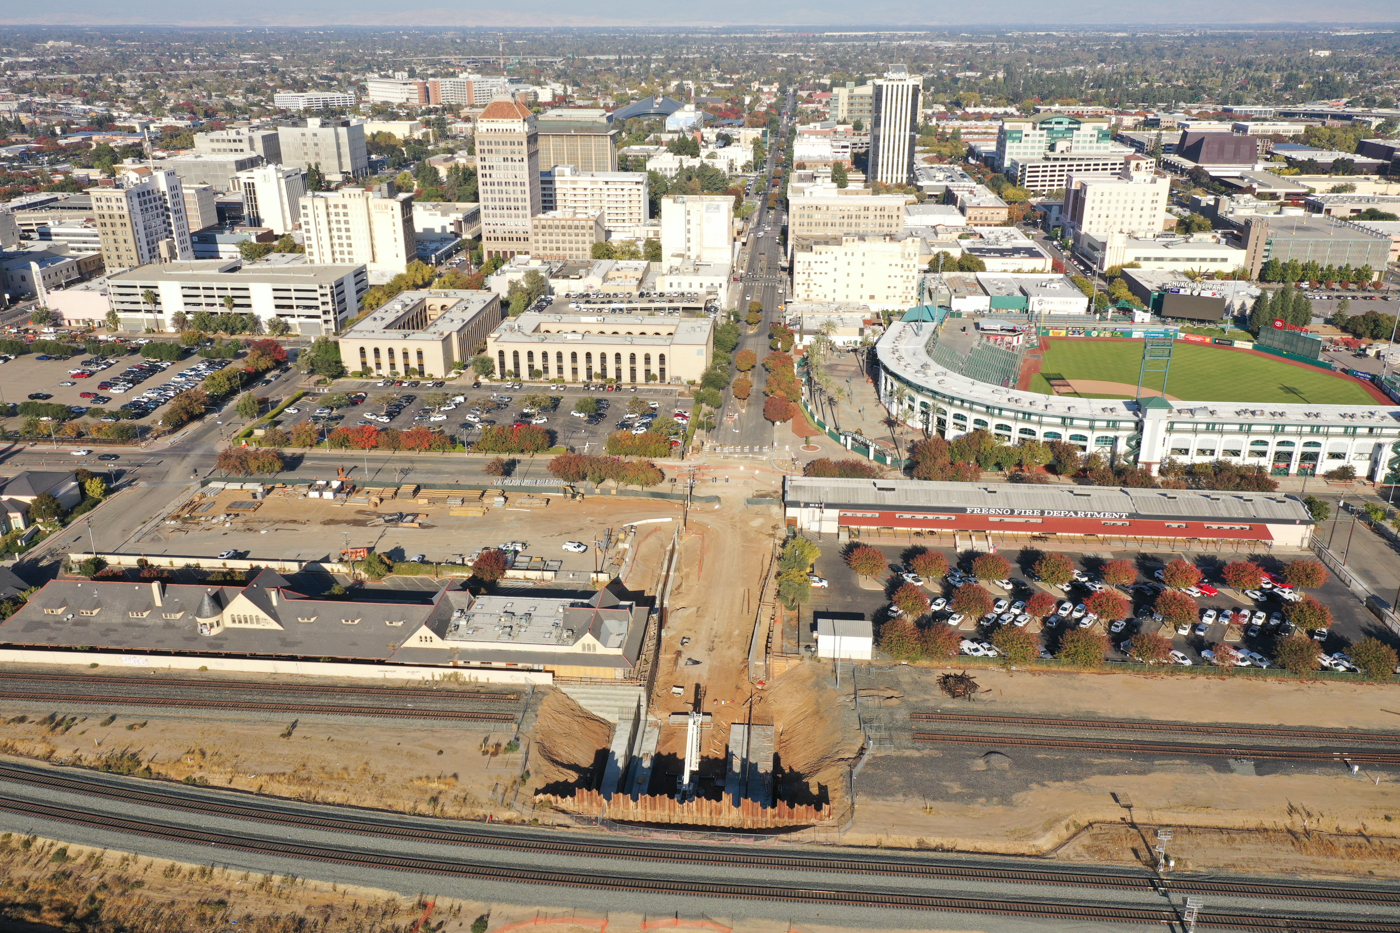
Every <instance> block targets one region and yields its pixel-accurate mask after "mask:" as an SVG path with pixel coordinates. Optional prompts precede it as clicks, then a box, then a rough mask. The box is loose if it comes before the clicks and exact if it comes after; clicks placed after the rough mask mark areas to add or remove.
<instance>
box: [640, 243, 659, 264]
mask: <svg viewBox="0 0 1400 933" xmlns="http://www.w3.org/2000/svg"><path fill="white" fill-rule="evenodd" d="M642 258H643V259H645V260H646V261H647V262H660V261H661V241H660V240H658V239H656V238H655V237H648V238H647V239H646V240H644V241H643V242H642Z"/></svg>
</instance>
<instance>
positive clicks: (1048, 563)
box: [1035, 553, 1074, 586]
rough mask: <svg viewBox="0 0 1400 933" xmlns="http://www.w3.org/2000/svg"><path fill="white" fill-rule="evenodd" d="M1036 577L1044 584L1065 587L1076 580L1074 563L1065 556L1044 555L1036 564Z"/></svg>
mask: <svg viewBox="0 0 1400 933" xmlns="http://www.w3.org/2000/svg"><path fill="white" fill-rule="evenodd" d="M1035 575H1036V576H1037V577H1039V578H1040V580H1041V582H1042V583H1048V584H1050V585H1051V586H1064V585H1065V584H1067V583H1069V581H1070V580H1073V579H1074V562H1073V561H1072V560H1070V559H1069V558H1068V557H1066V556H1065V555H1064V554H1053V553H1052V554H1043V555H1041V557H1040V559H1039V560H1037V561H1036V562H1035Z"/></svg>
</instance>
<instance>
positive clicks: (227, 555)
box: [218, 548, 238, 560]
mask: <svg viewBox="0 0 1400 933" xmlns="http://www.w3.org/2000/svg"><path fill="white" fill-rule="evenodd" d="M237 556H238V552H237V551H235V550H233V549H232V548H230V549H229V550H227V551H220V552H219V557H218V559H219V560H233V559H234V558H235V557H237Z"/></svg>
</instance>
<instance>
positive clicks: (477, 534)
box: [127, 477, 681, 572]
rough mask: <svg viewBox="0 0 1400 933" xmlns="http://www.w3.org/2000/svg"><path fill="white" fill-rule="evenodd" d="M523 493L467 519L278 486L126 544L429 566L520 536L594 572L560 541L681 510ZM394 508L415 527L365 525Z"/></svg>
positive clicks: (570, 565) (436, 508)
mask: <svg viewBox="0 0 1400 933" xmlns="http://www.w3.org/2000/svg"><path fill="white" fill-rule="evenodd" d="M389 484H390V485H392V477H391V478H390V481H389ZM526 492H528V490H526V489H509V490H507V493H506V494H507V506H506V508H495V509H488V511H487V513H486V514H485V515H483V516H467V517H464V516H453V515H450V514H449V512H450V510H449V508H448V507H447V506H446V505H445V504H444V503H443V501H442V500H437V502H436V504H431V505H423V504H419V503H418V502H417V501H416V500H413V499H408V500H402V499H389V500H386V501H385V502H384V503H383V504H382V505H381V507H379V508H378V509H375V508H371V507H369V506H367V505H365V504H363V503H350V502H338V501H332V500H324V499H307V498H301V497H294V496H292V495H290V494H286V493H282V492H274V493H272V494H271V495H270V496H269V497H268V498H267V499H265V500H263V501H262V503H261V504H260V505H258V506H257V509H256V511H254V512H252V513H251V514H248V515H246V516H228V517H227V518H226V519H225V520H221V521H218V522H215V521H213V520H205V521H194V522H184V523H181V524H169V523H165V524H160V525H157V526H155V527H154V528H153V530H152V531H150V532H149V533H148V534H146V535H144V536H142V537H140V538H138V539H136V540H134V541H133V542H132V543H131V544H130V545H128V547H127V550H128V551H140V553H143V554H147V555H157V554H169V555H172V556H182V557H206V558H213V557H214V556H215V555H216V554H219V553H221V552H222V551H224V550H229V549H232V550H237V551H238V552H239V557H247V558H250V559H253V560H259V559H261V560H302V561H310V560H325V559H327V558H330V559H334V558H336V557H337V556H338V555H339V552H340V550H341V548H343V547H351V548H356V547H372V548H374V549H375V550H377V551H380V552H381V553H384V554H387V555H388V556H389V557H390V558H391V559H395V560H404V559H407V558H408V557H412V556H414V555H416V554H423V555H425V556H426V559H427V560H428V561H429V562H430V563H439V562H441V563H460V562H461V561H463V560H464V559H465V558H466V557H470V555H471V554H472V552H474V551H475V550H477V549H478V548H480V547H487V546H489V547H495V546H497V545H499V544H501V543H502V542H505V541H512V540H518V541H524V542H526V543H527V544H528V545H529V547H528V548H527V550H526V554H527V555H538V556H542V557H545V558H546V559H548V560H557V561H562V568H563V569H564V570H566V571H578V572H585V571H586V572H592V571H593V570H595V569H596V566H595V556H594V553H592V552H590V553H586V554H571V553H569V552H568V551H565V550H563V547H562V545H563V544H564V542H566V541H583V542H585V543H588V544H591V543H592V542H593V541H595V540H600V539H601V538H602V537H603V530H604V529H605V528H612V529H613V530H614V535H616V533H617V532H618V531H619V530H620V529H621V526H622V525H623V524H625V523H627V522H632V521H637V520H639V519H648V518H670V517H673V516H679V514H680V512H681V507H680V505H679V503H676V502H672V501H670V500H660V499H642V498H634V497H624V496H609V495H590V496H588V497H587V498H586V499H585V500H584V501H583V502H570V501H568V500H566V499H565V498H564V497H562V496H550V497H549V505H548V506H546V507H545V508H543V509H518V508H511V507H510V503H509V499H510V497H514V496H519V495H524V494H526ZM232 498H234V494H231V493H225V494H223V495H221V496H219V497H218V498H217V503H218V506H216V507H215V508H211V509H209V510H207V512H206V513H202V514H211V515H212V514H223V513H222V506H223V505H225V504H227V501H229V500H230V499H232ZM240 498H243V499H247V496H242V497H240ZM391 512H412V513H414V514H416V515H417V516H418V523H419V524H420V525H421V527H418V528H412V527H403V526H397V525H395V526H386V525H382V524H379V525H371V524H370V522H371V521H373V520H375V519H376V518H379V517H381V516H383V515H385V514H387V513H391ZM668 535H669V532H668Z"/></svg>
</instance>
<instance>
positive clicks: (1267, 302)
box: [1249, 288, 1274, 337]
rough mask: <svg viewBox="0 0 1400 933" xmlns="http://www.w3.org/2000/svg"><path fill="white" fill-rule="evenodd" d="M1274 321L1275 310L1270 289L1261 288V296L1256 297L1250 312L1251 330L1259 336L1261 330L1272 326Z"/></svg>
mask: <svg viewBox="0 0 1400 933" xmlns="http://www.w3.org/2000/svg"><path fill="white" fill-rule="evenodd" d="M1273 321H1274V310H1273V303H1272V300H1271V299H1270V297H1269V290H1268V289H1267V288H1265V289H1261V290H1260V292H1259V297H1258V298H1256V299H1254V307H1253V308H1251V309H1250V312H1249V332H1250V333H1252V334H1254V335H1255V336H1256V337H1257V336H1259V334H1260V332H1261V331H1264V330H1267V329H1268V328H1270V327H1272V326H1273Z"/></svg>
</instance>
